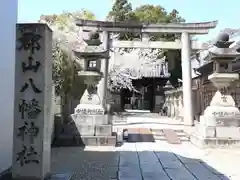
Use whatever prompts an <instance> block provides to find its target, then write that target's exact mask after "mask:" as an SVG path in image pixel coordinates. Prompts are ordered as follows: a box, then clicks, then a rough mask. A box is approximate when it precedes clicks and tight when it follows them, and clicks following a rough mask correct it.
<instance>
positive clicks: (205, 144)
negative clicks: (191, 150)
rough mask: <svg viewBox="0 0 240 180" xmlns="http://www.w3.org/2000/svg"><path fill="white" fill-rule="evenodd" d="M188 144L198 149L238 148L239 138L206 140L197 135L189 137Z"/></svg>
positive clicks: (239, 144)
mask: <svg viewBox="0 0 240 180" xmlns="http://www.w3.org/2000/svg"><path fill="white" fill-rule="evenodd" d="M190 142H191V143H192V144H194V145H196V146H198V147H200V148H218V147H234V148H240V138H239V139H230V138H206V137H203V136H201V135H199V134H196V133H193V134H191V135H190Z"/></svg>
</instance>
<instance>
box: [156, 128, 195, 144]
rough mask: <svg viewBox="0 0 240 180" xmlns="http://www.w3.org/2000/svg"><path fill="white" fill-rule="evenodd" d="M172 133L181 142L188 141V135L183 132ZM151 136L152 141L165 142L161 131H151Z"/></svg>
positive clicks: (175, 131) (179, 130) (178, 130)
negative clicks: (152, 137)
mask: <svg viewBox="0 0 240 180" xmlns="http://www.w3.org/2000/svg"><path fill="white" fill-rule="evenodd" d="M173 131H174V133H175V134H176V136H177V138H178V139H180V141H181V142H185V141H190V139H189V136H188V134H187V133H185V132H184V131H183V130H181V129H176V130H173ZM152 134H153V136H154V139H155V140H157V141H167V139H166V136H165V134H164V132H163V129H152Z"/></svg>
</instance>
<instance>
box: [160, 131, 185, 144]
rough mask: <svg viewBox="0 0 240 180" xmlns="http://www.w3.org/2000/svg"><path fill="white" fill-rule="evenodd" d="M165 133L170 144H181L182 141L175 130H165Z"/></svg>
mask: <svg viewBox="0 0 240 180" xmlns="http://www.w3.org/2000/svg"><path fill="white" fill-rule="evenodd" d="M163 133H164V135H165V137H166V139H167V141H168V142H169V143H170V144H181V141H180V139H179V138H178V136H177V134H176V132H175V131H174V130H173V129H163Z"/></svg>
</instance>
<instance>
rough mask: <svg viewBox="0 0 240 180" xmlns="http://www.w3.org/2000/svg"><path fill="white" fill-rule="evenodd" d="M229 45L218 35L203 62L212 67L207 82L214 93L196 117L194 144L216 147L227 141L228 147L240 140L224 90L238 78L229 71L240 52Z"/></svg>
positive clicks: (232, 106) (236, 113) (235, 110)
mask: <svg viewBox="0 0 240 180" xmlns="http://www.w3.org/2000/svg"><path fill="white" fill-rule="evenodd" d="M232 43H233V42H230V41H229V35H228V34H221V35H220V36H219V37H218V39H217V41H216V43H215V44H214V46H215V47H214V48H213V49H210V50H209V54H208V56H207V57H206V58H207V59H206V60H207V61H210V62H211V63H212V64H213V66H212V67H213V71H212V74H210V75H209V76H208V79H209V80H210V81H211V82H212V83H213V85H214V86H215V87H216V89H217V91H216V93H215V95H214V96H213V98H212V101H211V103H210V105H209V106H208V107H207V108H206V109H205V111H204V114H203V115H202V116H201V117H200V124H197V125H196V128H197V131H196V132H197V134H198V135H197V136H195V137H194V138H192V140H193V141H194V142H195V143H196V142H198V143H199V142H200V141H199V140H201V144H202V145H209V144H211V145H216V144H219V143H221V142H222V143H224V142H225V141H224V140H228V141H229V142H227V143H228V144H229V143H231V142H234V143H235V140H236V139H240V128H239V125H240V116H239V110H238V108H237V107H236V106H235V101H234V99H233V97H232V96H231V94H230V92H229V90H228V87H229V86H230V85H231V84H232V83H233V82H234V81H236V80H238V79H239V74H238V73H234V72H233V71H232V62H233V60H235V59H236V58H239V57H240V53H238V52H237V51H236V49H234V48H230V45H231V44H232ZM195 135H196V134H195ZM196 137H197V138H196ZM196 140H198V141H196Z"/></svg>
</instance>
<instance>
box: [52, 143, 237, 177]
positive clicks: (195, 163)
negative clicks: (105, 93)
mask: <svg viewBox="0 0 240 180" xmlns="http://www.w3.org/2000/svg"><path fill="white" fill-rule="evenodd" d="M52 154H53V155H52V170H53V171H54V172H74V178H73V179H74V180H81V179H82V180H239V179H240V171H239V166H240V156H239V155H240V150H235V149H207V150H200V149H198V148H196V147H195V146H193V145H191V144H190V143H189V142H186V143H183V144H180V145H172V144H168V143H166V142H157V143H125V144H124V145H123V146H121V147H117V148H114V147H86V148H85V149H82V148H78V147H68V148H56V149H53V151H52Z"/></svg>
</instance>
